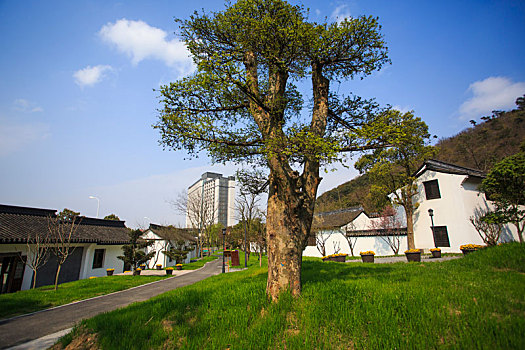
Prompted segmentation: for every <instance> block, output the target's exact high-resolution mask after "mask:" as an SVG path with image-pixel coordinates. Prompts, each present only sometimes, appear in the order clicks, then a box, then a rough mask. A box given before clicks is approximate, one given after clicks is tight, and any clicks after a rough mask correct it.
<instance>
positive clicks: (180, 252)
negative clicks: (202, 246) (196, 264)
mask: <svg viewBox="0 0 525 350" xmlns="http://www.w3.org/2000/svg"><path fill="white" fill-rule="evenodd" d="M171 245H172V247H171V248H170V250H165V251H163V253H164V254H165V255H167V256H169V257H170V258H171V259H173V260H175V262H176V263H177V264H182V263H183V262H184V260H186V258H187V257H188V253H189V252H190V251H191V249H188V247H186V242H185V241H183V240H178V241H176V242H174V244H173V243H171Z"/></svg>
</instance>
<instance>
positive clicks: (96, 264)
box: [93, 249, 106, 269]
mask: <svg viewBox="0 0 525 350" xmlns="http://www.w3.org/2000/svg"><path fill="white" fill-rule="evenodd" d="M105 253H106V249H95V255H94V256H93V268H94V269H99V268H101V267H102V266H104V255H105Z"/></svg>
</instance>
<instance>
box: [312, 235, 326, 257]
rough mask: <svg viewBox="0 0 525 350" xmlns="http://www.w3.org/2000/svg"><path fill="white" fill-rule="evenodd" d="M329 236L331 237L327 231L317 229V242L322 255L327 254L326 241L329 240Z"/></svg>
mask: <svg viewBox="0 0 525 350" xmlns="http://www.w3.org/2000/svg"><path fill="white" fill-rule="evenodd" d="M328 238H330V235H329V234H327V233H323V231H317V232H316V233H315V244H316V247H317V251H318V252H319V253H320V254H321V255H322V256H326V242H327V241H328Z"/></svg>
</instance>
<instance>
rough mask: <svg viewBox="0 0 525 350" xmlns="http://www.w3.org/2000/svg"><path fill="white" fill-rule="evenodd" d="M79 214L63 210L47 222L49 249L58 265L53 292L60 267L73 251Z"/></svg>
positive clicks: (79, 220) (79, 218)
mask: <svg viewBox="0 0 525 350" xmlns="http://www.w3.org/2000/svg"><path fill="white" fill-rule="evenodd" d="M79 214H80V213H78V212H74V211H72V210H69V209H67V208H65V209H64V210H62V211H61V212H60V213H58V214H57V216H55V217H51V216H50V217H48V220H47V223H48V232H49V239H50V240H51V241H52V244H51V245H50V249H51V252H52V253H53V254H54V255H55V256H56V258H57V264H58V266H57V270H56V274H55V290H57V288H58V277H59V276H60V270H61V269H62V265H63V264H64V263H65V262H66V260H67V258H68V257H69V256H70V255H71V254H73V252H74V250H75V247H74V246H73V240H74V239H75V238H76V236H75V234H76V231H77V229H78V226H79V224H80V222H81V221H82V218H81V217H79Z"/></svg>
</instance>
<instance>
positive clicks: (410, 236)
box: [405, 205, 416, 249]
mask: <svg viewBox="0 0 525 350" xmlns="http://www.w3.org/2000/svg"><path fill="white" fill-rule="evenodd" d="M405 213H406V217H407V246H408V249H416V244H415V241H414V208H413V206H412V205H409V206H405Z"/></svg>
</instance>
